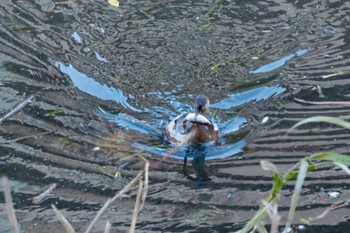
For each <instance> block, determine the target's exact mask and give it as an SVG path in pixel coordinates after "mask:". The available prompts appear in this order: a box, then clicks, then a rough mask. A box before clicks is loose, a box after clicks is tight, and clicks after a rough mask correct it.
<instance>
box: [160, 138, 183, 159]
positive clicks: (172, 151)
mask: <svg viewBox="0 0 350 233" xmlns="http://www.w3.org/2000/svg"><path fill="white" fill-rule="evenodd" d="M186 143H188V141H184V142H181V143H180V144H179V145H177V146H176V147H174V148H173V149H171V150H170V151H169V153H168V154H167V155H166V156H164V158H162V160H161V161H164V160H166V159H167V158H168V157H169V156H171V155H172V154H174V153H175V152H176V151H178V150H179V149H180V148H181V147H182V146H183V145H185V144H186Z"/></svg>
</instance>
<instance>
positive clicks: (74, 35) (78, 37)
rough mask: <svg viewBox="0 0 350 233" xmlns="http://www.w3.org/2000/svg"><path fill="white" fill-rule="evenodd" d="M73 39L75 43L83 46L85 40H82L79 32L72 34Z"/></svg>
mask: <svg viewBox="0 0 350 233" xmlns="http://www.w3.org/2000/svg"><path fill="white" fill-rule="evenodd" d="M72 37H73V39H74V40H75V42H77V43H79V44H82V43H83V40H82V39H81V36H80V35H79V34H78V33H77V32H73V33H72Z"/></svg>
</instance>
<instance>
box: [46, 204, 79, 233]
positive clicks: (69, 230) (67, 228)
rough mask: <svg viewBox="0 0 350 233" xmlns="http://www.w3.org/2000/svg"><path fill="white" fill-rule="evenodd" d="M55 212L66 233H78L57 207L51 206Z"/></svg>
mask: <svg viewBox="0 0 350 233" xmlns="http://www.w3.org/2000/svg"><path fill="white" fill-rule="evenodd" d="M51 207H52V209H53V211H54V212H55V214H56V216H57V218H58V220H59V221H60V222H61V223H62V225H63V227H64V230H65V231H66V233H76V232H75V230H74V228H73V227H72V225H71V224H70V223H69V222H68V220H67V219H66V217H64V216H63V214H62V213H61V212H60V211H59V210H58V209H57V208H56V206H54V205H51Z"/></svg>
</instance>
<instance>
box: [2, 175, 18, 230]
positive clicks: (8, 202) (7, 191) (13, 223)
mask: <svg viewBox="0 0 350 233" xmlns="http://www.w3.org/2000/svg"><path fill="white" fill-rule="evenodd" d="M2 185H3V187H4V195H5V208H6V212H7V216H8V218H9V221H10V228H11V232H12V233H19V228H18V222H17V218H16V213H15V209H14V208H13V202H12V197H11V188H10V185H9V180H8V179H7V177H4V178H2Z"/></svg>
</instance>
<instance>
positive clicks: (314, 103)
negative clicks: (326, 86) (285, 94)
mask: <svg viewBox="0 0 350 233" xmlns="http://www.w3.org/2000/svg"><path fill="white" fill-rule="evenodd" d="M294 100H295V101H297V102H299V103H303V104H311V105H350V101H307V100H303V99H298V98H294Z"/></svg>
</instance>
